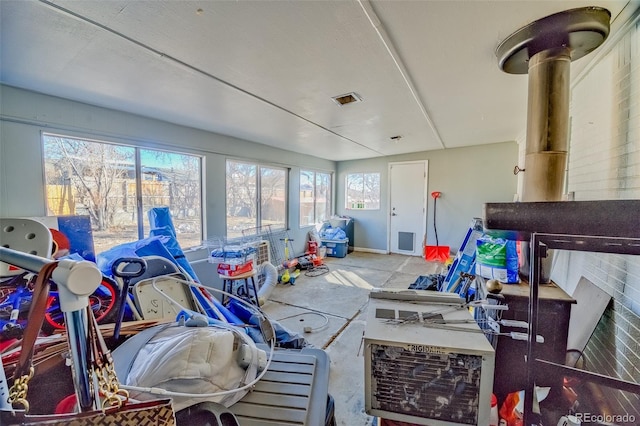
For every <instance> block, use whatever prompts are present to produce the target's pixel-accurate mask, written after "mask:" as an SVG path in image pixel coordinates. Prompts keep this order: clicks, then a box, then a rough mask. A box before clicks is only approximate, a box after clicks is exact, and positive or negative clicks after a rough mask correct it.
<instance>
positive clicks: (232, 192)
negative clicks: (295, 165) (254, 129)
mask: <svg viewBox="0 0 640 426" xmlns="http://www.w3.org/2000/svg"><path fill="white" fill-rule="evenodd" d="M226 180H227V237H228V238H234V237H240V236H242V231H243V230H245V229H250V228H256V227H263V226H266V225H270V226H271V229H272V230H274V229H284V228H286V227H287V170H286V169H283V168H277V167H270V166H262V165H259V164H252V163H244V162H239V161H233V160H227V179H226Z"/></svg>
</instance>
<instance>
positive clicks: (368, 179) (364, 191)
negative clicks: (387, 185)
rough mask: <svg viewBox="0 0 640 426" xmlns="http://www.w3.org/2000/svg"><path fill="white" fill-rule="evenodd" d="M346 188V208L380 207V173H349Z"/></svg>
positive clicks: (370, 208) (374, 208) (373, 208)
mask: <svg viewBox="0 0 640 426" xmlns="http://www.w3.org/2000/svg"><path fill="white" fill-rule="evenodd" d="M346 188H347V191H346V196H345V208H347V209H350V210H378V209H380V173H349V174H348V175H347V185H346Z"/></svg>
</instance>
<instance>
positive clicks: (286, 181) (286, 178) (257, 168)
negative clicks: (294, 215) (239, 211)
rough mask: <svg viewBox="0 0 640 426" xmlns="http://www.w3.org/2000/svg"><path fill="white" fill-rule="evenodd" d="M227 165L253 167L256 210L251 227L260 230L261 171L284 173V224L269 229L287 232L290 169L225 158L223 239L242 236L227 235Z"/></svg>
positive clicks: (261, 220)
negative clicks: (269, 170)
mask: <svg viewBox="0 0 640 426" xmlns="http://www.w3.org/2000/svg"><path fill="white" fill-rule="evenodd" d="M229 163H239V164H245V165H247V166H253V167H255V195H254V197H255V200H253V202H254V203H255V208H256V214H255V223H254V224H253V227H254V228H256V229H260V228H262V227H263V226H266V225H262V222H263V211H262V204H263V200H262V180H263V177H262V170H263V169H272V170H280V171H282V172H284V183H283V188H284V196H283V201H284V205H283V211H284V218H283V221H284V224H283V226H282V227H279V226H278V227H273V228H271V230H272V231H274V230H275V231H280V230H288V229H289V178H290V176H289V175H290V173H291V169H290V168H289V167H286V166H282V165H274V164H270V163H262V162H258V161H255V160H249V159H239V158H231V157H229V158H227V159H226V160H225V237H226V238H227V239H232V240H233V239H235V238H242V235H240V234H237V232H235V231H234V232H233V235H230V234H229V231H230V230H229V217H230V216H229V204H228V203H229V194H228V188H229V185H228V181H227V180H228V178H229ZM250 228H251V227H247V229H250Z"/></svg>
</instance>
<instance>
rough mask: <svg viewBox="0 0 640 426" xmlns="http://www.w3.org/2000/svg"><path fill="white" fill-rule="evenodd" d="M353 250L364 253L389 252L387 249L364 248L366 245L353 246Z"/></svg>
mask: <svg viewBox="0 0 640 426" xmlns="http://www.w3.org/2000/svg"><path fill="white" fill-rule="evenodd" d="M353 251H362V252H365V253H377V254H389V252H388V251H387V250H378V249H372V248H366V247H354V248H353Z"/></svg>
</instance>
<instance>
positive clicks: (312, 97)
mask: <svg viewBox="0 0 640 426" xmlns="http://www.w3.org/2000/svg"><path fill="white" fill-rule="evenodd" d="M627 3H629V4H627ZM639 5H640V3H638V1H637V0H632V1H631V2H629V1H628V0H624V1H560V0H558V1H541V0H535V1H516V0H513V1H496V0H494V1H480V0H466V1H431V0H423V1H415V0H414V1H402V0H398V1H391V0H387V1H377V0H374V1H366V0H355V1H349V0H340V1H303V0H297V1H242V0H241V1H142V0H112V1H87V0H85V1H77V0H60V1H22V0H0V17H1V21H0V25H1V40H2V49H1V52H0V53H1V56H0V60H1V62H0V65H1V73H0V81H2V83H4V84H7V85H11V86H16V87H20V88H25V89H30V90H34V91H38V92H42V93H46V94H50V95H54V96H60V97H63V98H68V99H72V100H76V101H80V102H86V103H89V104H93V105H98V106H102V107H107V108H113V109H117V110H121V111H126V112H130V113H135V114H139V115H143V116H147V117H152V118H157V119H160V120H164V121H169V122H172V123H176V124H181V125H185V126H189V127H194V128H198V129H204V130H208V131H213V132H217V133H222V134H226V135H230V136H235V137H238V138H242V139H247V140H250V141H254V142H257V143H261V144H266V145H271V146H274V147H278V148H282V149H286V150H290V151H295V152H300V153H305V154H310V155H314V156H317V157H321V158H325V159H328V160H334V161H342V160H351V159H361V158H370V157H379V156H386V155H394V154H402V153H411V152H418V151H428V150H438V149H444V148H456V147H463V146H471V145H482V144H488V143H496V142H504V141H513V140H516V139H517V138H518V137H520V136H521V135H522V133H523V132H524V129H525V127H526V102H527V99H526V97H527V93H526V92H527V77H526V76H524V75H511V74H506V73H504V72H502V71H500V69H499V68H498V61H497V59H496V55H495V49H496V47H497V46H498V44H499V43H500V42H501V41H502V40H504V39H505V38H506V37H508V36H509V35H510V34H512V33H513V32H514V31H516V30H518V29H519V28H521V27H522V26H524V25H526V24H528V23H530V22H532V21H535V20H537V19H540V18H542V17H545V16H547V15H549V14H552V13H555V12H559V11H562V10H566V9H571V8H576V7H583V6H602V7H605V8H607V9H609V10H610V12H611V14H612V21H614V23H615V19H616V17H618V15H619V14H620V13H621V11H623V9H625V6H626V9H625V10H624V13H623V15H624V14H626V15H628V11H629V10H630V9H636V8H638V7H639ZM619 20H620V19H619ZM619 20H618V21H619ZM613 28H615V27H613ZM590 56H595V55H594V54H592V55H589V56H587V57H585V58H583V59H580V60H577V61H576V62H574V63H573V64H572V68H571V71H572V76H575V75H577V73H579V72H580V70H581V69H582V68H584V66H585V65H586V64H587V63H588V62H589V61H590V60H591V59H589V57H590ZM350 92H355V93H356V94H357V95H358V96H359V97H360V98H361V99H362V100H361V102H357V103H352V104H347V105H342V106H341V105H339V104H338V103H336V102H334V101H333V99H332V97H333V96H337V95H343V94H346V93H350ZM397 136H400V138H394V137H397ZM212 143H214V142H212Z"/></svg>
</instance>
